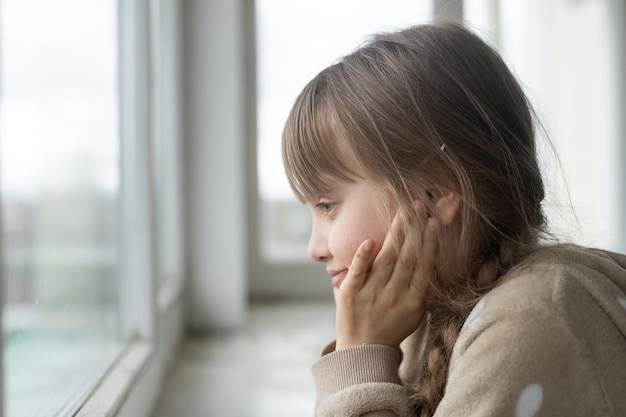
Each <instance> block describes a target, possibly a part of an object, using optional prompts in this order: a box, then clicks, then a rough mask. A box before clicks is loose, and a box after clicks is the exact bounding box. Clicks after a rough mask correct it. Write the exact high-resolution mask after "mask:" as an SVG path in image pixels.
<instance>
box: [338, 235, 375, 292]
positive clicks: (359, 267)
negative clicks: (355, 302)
mask: <svg viewBox="0 0 626 417" xmlns="http://www.w3.org/2000/svg"><path fill="white" fill-rule="evenodd" d="M373 252H374V242H373V241H372V240H369V239H368V240H366V241H364V242H363V243H361V245H359V247H358V248H357V250H356V253H355V254H354V258H352V263H351V264H350V268H348V275H347V276H346V279H345V280H344V281H343V283H342V284H341V287H340V288H341V290H342V291H350V292H356V291H359V290H360V289H361V288H363V284H364V283H365V279H366V277H367V270H368V267H369V264H370V261H371V259H372V254H373Z"/></svg>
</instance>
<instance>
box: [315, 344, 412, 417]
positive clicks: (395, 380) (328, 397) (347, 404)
mask: <svg viewBox="0 0 626 417" xmlns="http://www.w3.org/2000/svg"><path fill="white" fill-rule="evenodd" d="M401 359H402V354H401V352H400V350H399V349H395V348H392V347H389V346H383V345H362V346H355V347H352V348H349V349H342V350H339V351H334V352H330V353H328V354H326V355H324V356H322V357H321V358H320V359H319V360H318V361H317V362H316V363H315V364H314V365H313V368H312V372H313V378H314V380H315V385H316V387H317V393H318V398H317V404H316V411H315V415H316V416H317V417H327V416H328V417H330V416H367V417H396V416H410V415H412V414H411V410H410V408H411V406H410V398H409V397H410V393H409V390H408V389H407V387H405V386H403V385H402V384H401V382H400V378H399V376H398V368H399V366H400V361H401Z"/></svg>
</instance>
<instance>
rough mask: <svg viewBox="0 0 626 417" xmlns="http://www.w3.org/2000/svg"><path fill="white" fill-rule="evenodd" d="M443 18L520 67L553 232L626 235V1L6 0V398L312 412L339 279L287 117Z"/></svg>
mask: <svg viewBox="0 0 626 417" xmlns="http://www.w3.org/2000/svg"><path fill="white" fill-rule="evenodd" d="M438 19H445V20H454V21H462V22H464V23H465V24H467V25H468V26H469V27H470V28H472V29H473V30H475V31H476V32H477V33H478V34H480V35H481V36H482V37H483V38H484V39H485V40H486V41H488V42H489V43H490V44H492V45H493V46H494V47H495V48H497V49H498V50H499V51H500V53H501V54H502V55H503V57H504V58H505V60H506V61H507V63H508V64H509V65H510V67H511V68H512V70H513V71H514V73H515V74H516V75H517V76H518V78H519V79H520V81H521V82H522V84H523V85H524V88H525V89H526V92H527V94H528V95H529V97H530V99H531V101H532V103H533V105H534V106H535V109H536V110H537V113H538V114H539V116H540V119H541V122H542V124H543V127H544V131H545V134H546V136H547V137H548V138H549V141H551V143H553V144H554V148H555V150H556V153H557V154H558V159H555V157H554V153H553V150H552V149H551V147H550V145H549V144H548V143H549V142H542V143H544V145H542V146H541V148H542V161H543V165H544V169H545V172H546V180H547V182H548V188H549V190H550V197H549V199H548V200H547V201H546V210H547V211H548V214H549V218H550V221H551V224H552V227H553V229H552V230H553V231H554V233H555V234H557V235H558V236H561V237H563V238H564V239H569V240H572V241H574V242H576V243H581V244H584V245H590V246H596V247H602V248H606V249H610V250H614V251H619V252H626V218H625V215H624V212H625V210H624V204H625V203H626V189H625V186H624V184H625V183H626V181H624V180H625V179H626V168H624V167H625V166H626V164H625V163H624V162H625V159H626V140H625V137H626V121H625V120H626V114H625V111H626V110H625V109H626V75H625V74H626V45H625V41H626V33H625V29H624V28H625V27H626V4H625V3H624V2H623V1H622V0H547V1H546V0H385V1H374V0H315V1H313V0H297V1H293V0H292V1H289V0H256V1H254V0H179V1H177V0H57V1H55V2H50V1H46V0H0V204H1V214H2V222H1V227H2V240H1V245H0V255H1V256H0V259H1V262H2V268H1V283H2V302H3V305H2V321H1V326H2V334H3V343H2V344H0V349H1V351H2V357H3V360H2V362H1V369H2V373H1V375H2V377H1V378H0V385H1V388H2V389H1V391H0V392H1V394H0V400H1V401H0V403H1V407H0V417H1V416H5V417H35V416H42V417H43V416H46V417H49V416H70V415H72V416H73V415H77V416H93V415H104V414H98V413H103V412H106V413H107V414H106V415H111V416H113V415H115V416H135V417H137V416H153V417H170V416H180V415H185V416H195V415H197V416H213V415H214V416H244V417H245V416H261V415H263V416H266V415H273V416H282V415H284V416H287V415H289V416H293V415H312V408H313V403H314V398H315V392H314V388H313V386H312V381H310V377H309V367H310V365H311V363H312V362H313V361H314V360H315V358H316V357H317V354H318V352H319V350H320V349H321V347H322V346H323V345H324V344H325V343H326V342H327V341H329V340H330V339H332V337H333V324H334V317H333V305H332V292H331V286H330V282H329V280H328V279H327V277H326V276H325V273H324V267H323V266H321V265H314V264H313V262H312V261H310V260H308V259H307V255H306V245H307V241H308V233H309V227H310V219H309V214H308V210H307V209H306V207H304V206H302V205H301V204H300V203H298V202H297V201H296V200H295V199H294V197H293V196H292V195H291V191H290V189H289V186H288V185H287V183H286V179H285V177H284V173H283V168H282V161H281V158H280V136H281V130H282V126H283V123H284V121H285V119H286V117H287V113H288V112H289V109H290V107H291V105H292V103H293V101H294V100H295V98H296V96H297V94H298V93H299V92H300V90H301V89H302V88H303V86H304V85H305V84H306V83H307V82H308V81H309V80H310V79H311V78H312V77H313V76H315V74H317V72H319V71H320V70H322V69H323V68H325V67H326V66H328V65H330V64H332V63H333V62H334V61H335V60H337V59H338V58H339V57H341V56H342V55H344V54H347V53H349V52H350V51H351V50H353V49H354V48H356V47H357V46H358V45H359V44H361V43H362V42H364V41H365V40H366V39H367V36H368V35H370V34H372V33H374V32H378V31H383V30H394V29H398V28H402V27H406V26H408V25H413V24H419V23H424V22H429V21H432V20H438Z"/></svg>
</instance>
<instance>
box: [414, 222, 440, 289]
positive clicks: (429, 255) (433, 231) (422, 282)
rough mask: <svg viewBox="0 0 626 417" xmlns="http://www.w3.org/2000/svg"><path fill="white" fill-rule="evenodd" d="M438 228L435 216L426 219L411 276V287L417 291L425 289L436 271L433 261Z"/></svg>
mask: <svg viewBox="0 0 626 417" xmlns="http://www.w3.org/2000/svg"><path fill="white" fill-rule="evenodd" d="M439 228H440V224H439V220H438V219H437V218H436V217H429V218H428V219H427V221H426V228H425V230H424V235H423V236H422V242H421V249H420V252H419V260H418V262H417V267H416V268H415V269H414V271H413V274H412V277H411V288H413V289H416V290H418V291H422V292H423V291H425V290H426V289H427V287H428V283H429V281H430V278H431V277H432V276H433V275H434V274H435V273H436V267H435V262H436V259H437V249H438V246H439Z"/></svg>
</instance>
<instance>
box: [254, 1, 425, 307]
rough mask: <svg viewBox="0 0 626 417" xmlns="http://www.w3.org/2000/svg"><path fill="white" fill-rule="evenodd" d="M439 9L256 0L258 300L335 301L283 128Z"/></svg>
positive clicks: (413, 3)
mask: <svg viewBox="0 0 626 417" xmlns="http://www.w3.org/2000/svg"><path fill="white" fill-rule="evenodd" d="M431 3H432V2H431V0H390V1H386V2H384V3H383V2H380V1H370V0H368V1H363V0H350V1H341V2H336V1H332V0H323V1H297V2H292V1H282V0H256V2H255V7H256V10H255V15H256V22H255V24H256V56H257V95H258V97H257V106H258V107H257V130H258V135H257V136H258V137H257V154H258V155H257V167H258V183H257V187H258V188H257V190H258V205H259V209H258V216H259V217H258V219H257V223H258V229H259V230H258V232H257V234H258V239H257V243H256V246H255V247H254V248H252V252H253V253H255V254H258V256H257V258H256V259H255V261H254V262H255V263H254V264H253V265H252V268H251V270H252V271H254V274H253V276H252V279H251V291H252V293H253V296H254V295H260V296H266V295H280V296H285V295H286V296H296V297H301V296H305V297H311V296H313V297H315V296H320V295H323V296H329V295H330V285H328V283H327V282H326V281H325V280H324V279H322V278H320V277H321V276H323V275H322V273H321V271H322V269H321V268H320V267H319V266H317V265H312V262H311V261H310V260H308V256H307V251H306V246H307V243H308V238H309V232H310V214H309V213H308V209H307V208H306V207H305V206H303V205H302V204H300V202H298V201H297V200H296V199H295V197H294V196H293V195H292V192H291V189H290V188H289V185H288V184H287V181H286V178H285V174H284V171H283V164H282V160H281V151H280V139H281V133H282V128H283V124H284V122H285V120H286V119H287V115H288V112H289V110H290V108H291V105H292V104H293V102H294V101H295V98H296V96H297V95H298V93H299V92H300V90H301V89H302V88H303V87H304V85H305V84H306V83H307V82H308V81H309V80H310V79H311V78H313V77H314V76H315V75H316V74H317V73H318V72H319V71H321V70H322V69H324V68H325V67H326V66H328V65H330V64H332V63H333V61H335V60H336V59H338V58H340V57H341V56H343V55H345V54H347V53H349V52H351V51H352V50H353V49H354V48H356V47H357V46H358V45H359V44H360V43H362V42H364V41H365V40H366V38H367V36H369V35H370V34H372V33H373V32H377V31H381V30H392V29H395V28H398V27H402V26H407V25H410V24H417V23H420V22H425V21H428V20H430V19H431V17H432V13H433V11H432V4H431ZM331 11H332V12H331ZM303 16H306V18H303ZM346 22H349V24H347V23H346Z"/></svg>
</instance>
